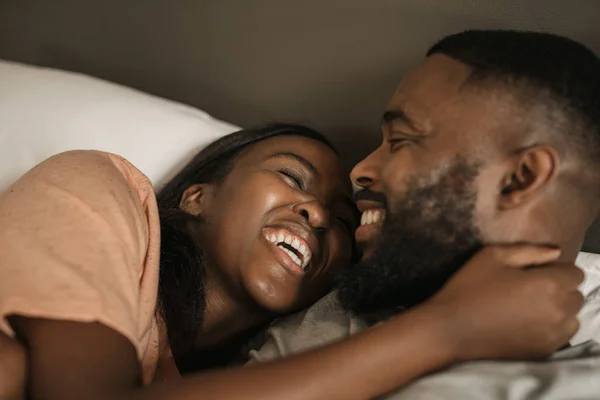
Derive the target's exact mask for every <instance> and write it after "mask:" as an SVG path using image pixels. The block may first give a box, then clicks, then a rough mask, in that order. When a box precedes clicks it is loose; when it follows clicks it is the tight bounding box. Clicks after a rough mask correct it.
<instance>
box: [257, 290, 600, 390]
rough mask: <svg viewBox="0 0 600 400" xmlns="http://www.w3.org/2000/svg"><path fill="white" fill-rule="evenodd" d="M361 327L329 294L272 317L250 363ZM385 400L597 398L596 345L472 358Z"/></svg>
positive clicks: (599, 351) (599, 356) (599, 361)
mask: <svg viewBox="0 0 600 400" xmlns="http://www.w3.org/2000/svg"><path fill="white" fill-rule="evenodd" d="M363 329H365V325H364V324H363V323H362V322H361V321H360V320H358V319H356V318H352V317H350V316H348V314H346V313H345V312H344V311H343V310H342V309H341V307H340V306H339V304H338V302H337V298H336V297H335V294H330V295H328V296H326V297H324V298H323V299H321V300H320V301H319V302H317V303H316V304H315V305H313V306H312V307H311V308H309V309H308V310H305V311H303V312H301V313H299V314H296V315H293V316H291V317H287V318H284V319H282V320H280V321H278V322H276V323H275V324H274V325H273V326H272V327H271V328H270V329H269V330H268V333H267V340H266V343H265V344H264V346H263V347H262V348H261V349H260V350H258V351H252V352H251V354H250V356H251V363H256V362H263V361H269V360H274V359H277V358H279V357H283V356H286V355H290V354H295V353H298V352H301V351H305V350H308V349H311V348H315V347H319V346H323V345H325V344H327V343H330V342H332V341H336V340H339V339H342V338H345V337H348V336H349V335H352V334H354V333H357V332H360V331H361V330H363ZM382 398H384V399H389V400H420V399H427V400H437V399H444V400H471V399H491V400H539V399H544V400H559V399H560V400H584V399H585V400H592V399H594V400H600V344H598V343H597V342H595V341H593V340H590V341H588V342H585V343H582V344H580V345H578V346H575V347H571V348H569V349H566V350H562V351H560V352H557V353H556V354H554V356H553V357H552V358H551V359H550V360H547V361H543V362H498V361H485V362H483V361H482V362H471V363H465V364H462V365H457V366H454V367H451V368H449V369H446V370H443V371H440V372H437V373H435V374H431V375H429V376H426V377H424V378H421V379H419V380H417V381H415V382H414V383H412V384H410V385H408V386H406V387H404V388H403V389H401V390H399V391H397V392H395V393H392V394H390V395H387V396H384V397H382Z"/></svg>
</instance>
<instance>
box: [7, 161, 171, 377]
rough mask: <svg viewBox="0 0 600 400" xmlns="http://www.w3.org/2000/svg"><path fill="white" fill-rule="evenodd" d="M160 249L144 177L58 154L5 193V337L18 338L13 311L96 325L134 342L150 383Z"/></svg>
mask: <svg viewBox="0 0 600 400" xmlns="http://www.w3.org/2000/svg"><path fill="white" fill-rule="evenodd" d="M159 251H160V227H159V219H158V210H157V205H156V197H155V194H154V190H153V188H152V185H151V183H150V181H149V179H148V178H147V177H146V176H145V175H144V174H142V173H141V172H140V171H139V170H137V169H136V168H135V167H134V166H133V165H131V164H130V163H129V162H127V161H126V160H125V159H123V158H121V157H119V156H116V155H113V154H108V153H102V152H98V151H71V152H67V153H62V154H59V155H56V156H54V157H51V158H50V159H48V160H46V161H44V162H43V163H41V164H40V165H38V166H36V167H35V168H33V169H32V170H31V171H29V172H28V173H27V174H25V175H24V176H23V177H22V178H21V179H20V180H18V181H17V182H16V183H15V184H14V185H12V186H11V187H10V188H9V189H7V190H6V191H4V192H2V193H0V330H1V331H3V332H4V333H6V334H8V335H9V336H13V335H14V333H13V331H12V329H11V327H10V325H9V324H8V322H7V320H6V316H7V315H11V314H19V315H24V316H30V317H41V318H50V319H60V320H69V321H78V322H99V323H101V324H103V325H105V326H107V327H109V328H112V329H114V330H115V331H117V332H119V333H120V334H122V335H123V336H125V337H126V338H127V339H129V340H130V341H131V343H133V344H134V346H135V348H136V350H137V355H138V359H139V361H140V365H141V368H142V373H143V378H144V382H145V383H149V382H150V381H151V380H152V378H153V376H154V372H155V370H156V366H157V363H158V358H159V347H162V348H164V347H165V343H162V344H161V343H159V341H160V339H161V338H160V337H159V331H158V321H157V318H156V302H157V292H158V268H159ZM161 336H164V335H161ZM162 339H163V341H164V337H163V338H162ZM167 347H168V345H167Z"/></svg>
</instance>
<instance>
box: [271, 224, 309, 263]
mask: <svg viewBox="0 0 600 400" xmlns="http://www.w3.org/2000/svg"><path fill="white" fill-rule="evenodd" d="M268 239H269V241H270V242H271V243H274V244H275V245H276V246H277V247H279V248H280V249H281V250H283V251H285V252H286V253H287V254H288V255H289V256H290V258H291V259H292V260H293V261H294V262H295V263H296V264H298V265H299V266H300V267H302V269H305V268H306V266H307V265H308V263H309V262H310V258H311V256H312V254H311V252H310V249H309V248H308V247H306V245H305V244H303V243H301V242H300V240H298V239H297V238H294V237H291V236H288V235H284V234H283V233H281V232H280V233H279V234H277V235H276V234H274V233H272V234H270V235H269V237H268ZM284 243H285V244H287V245H288V246H291V247H293V248H294V249H295V250H296V251H297V252H298V253H300V254H301V255H302V257H298V255H297V254H296V253H294V252H293V251H292V250H290V249H289V248H287V247H285V246H283V244H284Z"/></svg>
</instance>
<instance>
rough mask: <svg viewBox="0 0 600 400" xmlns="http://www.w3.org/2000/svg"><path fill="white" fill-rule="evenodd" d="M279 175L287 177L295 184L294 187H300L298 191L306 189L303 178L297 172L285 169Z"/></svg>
mask: <svg viewBox="0 0 600 400" xmlns="http://www.w3.org/2000/svg"><path fill="white" fill-rule="evenodd" d="M279 173H280V174H282V175H283V176H285V177H286V179H287V180H288V181H291V182H293V184H294V186H296V187H298V189H304V181H303V179H302V176H301V175H300V174H298V173H297V172H296V171H294V170H291V169H287V168H283V169H280V170H279Z"/></svg>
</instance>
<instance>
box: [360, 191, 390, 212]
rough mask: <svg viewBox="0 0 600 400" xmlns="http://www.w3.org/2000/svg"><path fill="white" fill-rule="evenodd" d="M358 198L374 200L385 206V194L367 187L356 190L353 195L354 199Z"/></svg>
mask: <svg viewBox="0 0 600 400" xmlns="http://www.w3.org/2000/svg"><path fill="white" fill-rule="evenodd" d="M359 200H367V201H374V202H377V203H381V204H382V205H383V208H387V199H386V198H385V195H384V194H383V193H380V192H373V191H372V190H369V189H363V190H361V191H358V192H356V194H355V195H354V201H359Z"/></svg>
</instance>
